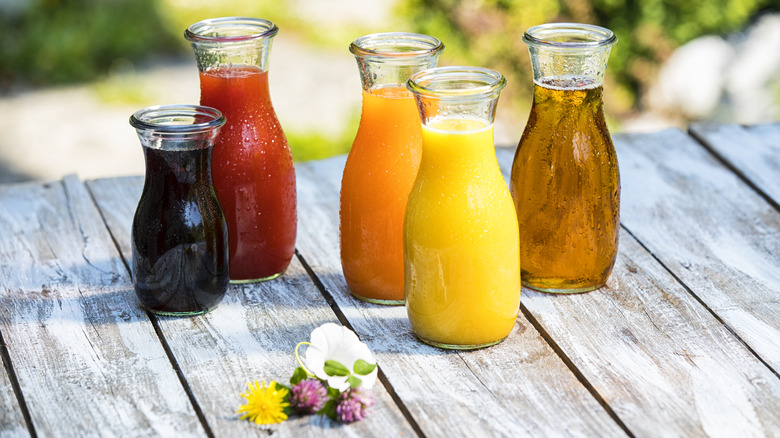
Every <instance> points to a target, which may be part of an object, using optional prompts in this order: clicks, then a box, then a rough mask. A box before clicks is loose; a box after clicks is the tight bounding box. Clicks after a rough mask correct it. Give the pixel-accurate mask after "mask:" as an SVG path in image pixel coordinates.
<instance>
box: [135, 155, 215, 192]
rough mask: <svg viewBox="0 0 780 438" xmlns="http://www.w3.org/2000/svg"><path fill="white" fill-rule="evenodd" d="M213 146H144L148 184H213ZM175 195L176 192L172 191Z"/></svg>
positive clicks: (170, 186) (170, 185) (176, 185)
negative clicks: (172, 147)
mask: <svg viewBox="0 0 780 438" xmlns="http://www.w3.org/2000/svg"><path fill="white" fill-rule="evenodd" d="M211 152H212V148H211V147H206V148H201V149H189V150H165V149H152V148H146V147H145V148H144V157H145V159H146V184H147V185H154V186H164V187H165V188H166V189H167V190H171V189H173V188H174V187H181V186H192V185H198V186H202V185H206V186H208V185H211V184H212V180H211ZM171 195H175V193H171Z"/></svg>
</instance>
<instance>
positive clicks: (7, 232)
mask: <svg viewBox="0 0 780 438" xmlns="http://www.w3.org/2000/svg"><path fill="white" fill-rule="evenodd" d="M615 142H616V145H617V149H618V155H619V161H620V171H621V176H622V186H623V195H622V208H621V210H622V211H621V223H622V230H621V234H620V253H619V256H618V259H617V263H616V264H615V268H614V271H613V273H612V276H611V278H610V280H609V283H608V285H607V287H605V288H603V289H601V290H598V291H595V292H591V293H587V294H579V295H570V296H557V295H548V294H543V293H539V292H535V291H532V290H526V289H524V290H523V296H522V304H521V308H520V313H519V315H518V318H517V324H516V325H515V327H514V329H513V331H512V333H511V334H510V335H509V337H508V338H507V339H506V340H505V341H504V342H503V343H502V344H500V345H497V346H494V347H491V348H487V349H483V350H477V351H472V352H452V351H443V350H439V349H435V348H432V347H429V346H427V345H423V344H422V343H420V342H418V341H417V340H416V339H415V337H414V335H413V334H412V333H411V328H410V326H409V323H408V320H407V318H406V311H405V309H404V308H403V307H381V306H376V305H370V304H367V303H363V302H361V301H357V300H355V299H353V298H352V297H351V296H350V294H349V292H348V290H347V287H346V285H345V283H344V279H343V277H342V273H341V266H340V262H339V244H338V230H339V224H338V196H339V185H340V181H341V171H342V168H343V165H344V157H343V156H342V157H336V158H332V159H328V160H322V161H318V162H310V163H301V164H299V165H298V166H297V171H298V190H299V198H298V199H299V200H298V203H299V204H298V208H299V220H298V230H299V231H298V242H297V257H295V258H294V259H293V262H292V264H291V266H290V268H289V270H288V271H287V273H286V275H284V276H283V277H281V278H279V279H277V280H274V281H271V282H266V283H260V284H254V285H242V286H238V285H237V286H231V287H230V290H229V292H228V295H227V296H226V297H225V299H224V301H223V302H222V303H221V304H220V305H219V307H218V308H217V309H216V310H214V311H213V312H211V313H209V314H206V315H203V316H199V317H192V318H171V317H157V316H154V315H150V314H148V313H146V312H145V311H143V310H141V309H140V308H139V307H138V304H137V302H136V298H135V295H134V292H133V289H132V283H131V279H130V274H129V270H128V260H129V258H130V232H129V230H130V223H131V218H132V215H133V212H134V211H135V207H136V203H137V201H138V198H139V196H140V190H141V186H142V178H141V177H132V178H110V179H101V180H95V181H87V182H86V183H82V182H81V181H79V180H78V178H76V177H66V178H64V179H63V180H62V181H56V182H50V183H38V182H35V183H25V184H15V185H6V186H0V230H2V231H1V232H0V335H1V336H2V338H1V339H0V344H1V345H0V347H1V353H2V361H3V365H4V367H3V368H0V436H2V437H10V436H29V435H32V436H36V435H38V436H67V437H83V436H155V435H163V436H204V435H205V436H220V437H234V436H246V435H249V436H256V435H259V436H265V435H266V434H271V433H274V434H278V436H295V437H298V436H323V435H324V436H381V437H384V436H406V437H409V436H416V435H419V436H430V437H454V436H472V435H473V436H509V435H511V436H534V437H536V436H624V435H629V436H641V437H655V436H702V435H709V436H724V437H747V436H780V378H779V377H778V371H780V210H779V209H778V204H779V203H780V123H775V124H767V125H759V126H750V127H740V126H722V125H721V126H718V125H700V126H694V127H692V128H691V132H690V133H685V132H682V131H679V130H670V131H663V132H659V133H654V134H649V135H617V136H615ZM497 153H498V158H499V162H500V164H501V166H502V168H503V170H504V172H505V175H508V169H509V167H510V164H511V161H512V155H513V151H512V150H511V149H502V148H499V149H498V152H497ZM329 321H330V322H340V323H342V324H344V325H347V326H349V327H351V328H352V329H353V330H355V332H356V333H357V334H358V335H359V336H360V338H361V339H362V340H363V341H364V342H366V343H367V344H368V345H369V347H370V348H371V349H372V351H373V352H374V353H375V355H376V356H377V359H378V362H379V365H380V381H381V383H382V384H380V385H377V387H375V389H374V394H375V397H376V405H375V407H374V412H373V413H372V414H371V415H370V416H369V417H368V418H367V419H366V420H364V421H362V422H359V423H354V424H351V425H346V426H345V425H339V424H336V423H334V422H331V421H330V420H327V419H325V418H323V417H317V416H309V417H303V418H294V419H291V420H289V421H287V422H285V423H283V424H281V425H274V426H262V427H261V426H256V425H254V424H252V423H249V422H247V421H239V420H238V419H237V418H238V416H237V415H236V414H235V411H236V409H237V407H238V406H239V405H240V404H242V401H243V399H242V398H241V397H240V396H239V394H240V393H241V392H243V391H244V390H245V385H246V382H247V381H250V380H255V379H267V380H272V379H273V380H277V381H282V382H286V381H287V379H289V377H290V374H291V372H292V370H293V368H294V367H295V359H294V356H293V348H294V347H295V345H296V343H297V342H299V341H303V340H308V337H309V334H310V332H311V330H312V329H314V328H315V327H317V326H319V325H320V324H322V323H325V322H329Z"/></svg>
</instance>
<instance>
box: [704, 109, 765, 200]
mask: <svg viewBox="0 0 780 438" xmlns="http://www.w3.org/2000/svg"><path fill="white" fill-rule="evenodd" d="M690 130H691V133H692V134H693V135H695V136H696V137H697V138H698V139H699V140H701V141H702V142H703V143H704V144H705V145H707V147H709V148H710V149H711V150H712V151H714V152H715V153H716V154H718V155H719V156H720V157H721V158H723V159H724V160H726V161H727V162H728V163H729V164H730V165H731V166H733V167H734V168H735V169H736V170H737V171H738V172H740V173H742V175H744V176H745V178H747V179H748V180H749V181H750V182H751V183H753V185H754V186H756V187H757V188H758V189H759V190H761V191H762V192H763V193H764V194H766V195H767V196H769V197H770V198H771V199H772V200H773V201H774V204H775V207H777V206H778V205H780V122H775V123H765V124H760V125H751V126H740V125H722V124H714V123H706V124H696V125H693V126H691V128H690Z"/></svg>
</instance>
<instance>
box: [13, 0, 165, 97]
mask: <svg viewBox="0 0 780 438" xmlns="http://www.w3.org/2000/svg"><path fill="white" fill-rule="evenodd" d="M11 4H13V3H11ZM11 4H5V5H4V6H3V10H0V26H2V29H3V30H2V39H0V60H2V62H0V89H2V88H8V87H9V86H10V85H11V84H12V83H19V82H22V83H25V84H32V85H46V84H58V83H65V82H74V81H82V80H88V79H94V78H95V77H97V76H98V75H99V74H101V73H102V72H105V71H107V70H109V69H110V68H111V67H112V65H113V64H115V63H116V62H117V61H118V60H126V59H140V58H142V57H145V56H148V55H149V54H150V53H154V54H157V55H160V54H166V53H171V52H173V51H174V50H176V48H177V47H179V45H178V42H177V41H176V38H175V36H174V35H173V34H172V33H171V32H169V30H168V29H167V27H166V26H165V25H164V23H163V22H162V21H161V20H160V18H159V16H158V15H157V14H155V13H154V12H153V11H154V4H155V2H154V0H134V1H122V0H33V1H30V2H17V3H16V6H15V7H12V6H10V5H11ZM150 11H152V12H151V13H150Z"/></svg>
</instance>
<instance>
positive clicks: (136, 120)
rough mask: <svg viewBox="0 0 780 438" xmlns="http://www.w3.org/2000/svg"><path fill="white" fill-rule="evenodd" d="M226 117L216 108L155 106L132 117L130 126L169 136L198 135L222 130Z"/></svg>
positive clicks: (181, 105)
mask: <svg viewBox="0 0 780 438" xmlns="http://www.w3.org/2000/svg"><path fill="white" fill-rule="evenodd" d="M224 124H225V116H224V115H222V112H221V111H219V110H218V109H216V108H212V107H209V106H203V105H186V104H173V105H155V106H150V107H147V108H143V109H140V110H138V111H136V112H135V113H133V115H131V116H130V125H131V126H133V127H134V128H135V129H138V130H150V131H155V132H159V133H167V134H197V133H202V132H208V131H212V130H214V129H218V128H221V127H222V126H223V125H224Z"/></svg>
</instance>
